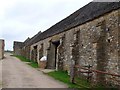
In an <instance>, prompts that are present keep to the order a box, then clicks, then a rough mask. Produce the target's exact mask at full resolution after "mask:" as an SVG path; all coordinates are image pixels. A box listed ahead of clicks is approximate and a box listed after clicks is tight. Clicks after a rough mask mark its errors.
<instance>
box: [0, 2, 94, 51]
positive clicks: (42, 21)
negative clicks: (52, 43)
mask: <svg viewBox="0 0 120 90" xmlns="http://www.w3.org/2000/svg"><path fill="white" fill-rule="evenodd" d="M91 1H92V0H0V39H5V49H6V50H12V49H13V41H24V40H25V39H26V38H28V37H30V38H31V37H32V36H34V35H35V34H36V33H38V32H39V31H45V30H46V29H48V28H49V27H51V26H52V25H54V24H55V23H57V22H59V21H60V20H62V19H64V18H65V17H67V16H68V15H70V14H72V13H73V12H75V11H76V10H78V9H79V8H81V7H83V6H84V5H86V4H87V3H89V2H91Z"/></svg>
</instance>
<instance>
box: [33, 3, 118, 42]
mask: <svg viewBox="0 0 120 90" xmlns="http://www.w3.org/2000/svg"><path fill="white" fill-rule="evenodd" d="M118 8H120V2H90V3H89V4H87V5H85V6H84V7H82V8H80V9H79V10H77V11H76V12H74V13H73V14H71V15H70V16H68V17H66V18H65V19H63V20H61V21H60V22H58V23H56V24H55V25H53V26H52V27H50V28H49V29H47V30H46V31H44V32H42V33H39V34H37V36H36V35H35V36H34V37H33V38H34V40H32V44H33V43H36V42H38V41H40V40H43V39H45V38H48V37H50V36H53V35H55V34H58V33H61V32H64V31H66V30H69V29H71V28H73V27H76V26H78V25H81V24H84V23H86V22H88V21H90V20H93V19H95V18H97V17H99V16H101V15H103V14H105V13H108V12H110V11H112V10H116V9H118Z"/></svg>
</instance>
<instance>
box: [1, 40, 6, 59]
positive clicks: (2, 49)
mask: <svg viewBox="0 0 120 90" xmlns="http://www.w3.org/2000/svg"><path fill="white" fill-rule="evenodd" d="M4 46H5V44H4V40H3V39H0V59H3V58H4Z"/></svg>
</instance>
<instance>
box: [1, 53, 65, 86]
mask: <svg viewBox="0 0 120 90" xmlns="http://www.w3.org/2000/svg"><path fill="white" fill-rule="evenodd" d="M5 57H6V58H5V59H4V60H3V62H2V80H3V88H66V87H67V86H66V85H65V84H63V83H61V82H59V81H57V80H54V79H53V78H51V77H49V76H47V75H44V74H43V73H42V72H40V71H37V70H36V69H34V68H32V67H30V66H29V65H26V64H25V63H24V62H21V61H20V60H18V59H17V58H15V57H12V56H10V54H9V53H6V55H5Z"/></svg>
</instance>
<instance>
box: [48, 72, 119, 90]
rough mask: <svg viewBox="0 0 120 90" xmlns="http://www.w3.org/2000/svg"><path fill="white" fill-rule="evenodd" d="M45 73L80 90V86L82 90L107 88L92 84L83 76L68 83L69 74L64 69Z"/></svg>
mask: <svg viewBox="0 0 120 90" xmlns="http://www.w3.org/2000/svg"><path fill="white" fill-rule="evenodd" d="M47 74H48V75H49V76H51V77H53V78H55V79H57V80H59V81H62V82H63V83H66V84H67V85H68V87H69V88H77V89H80V90H81V88H82V90H106V89H107V88H105V87H104V86H101V85H97V86H92V85H90V83H89V82H87V80H85V79H84V78H77V77H76V78H75V84H72V83H70V76H69V75H68V74H67V72H65V71H53V72H49V73H47ZM108 89H109V90H117V89H115V88H108Z"/></svg>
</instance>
